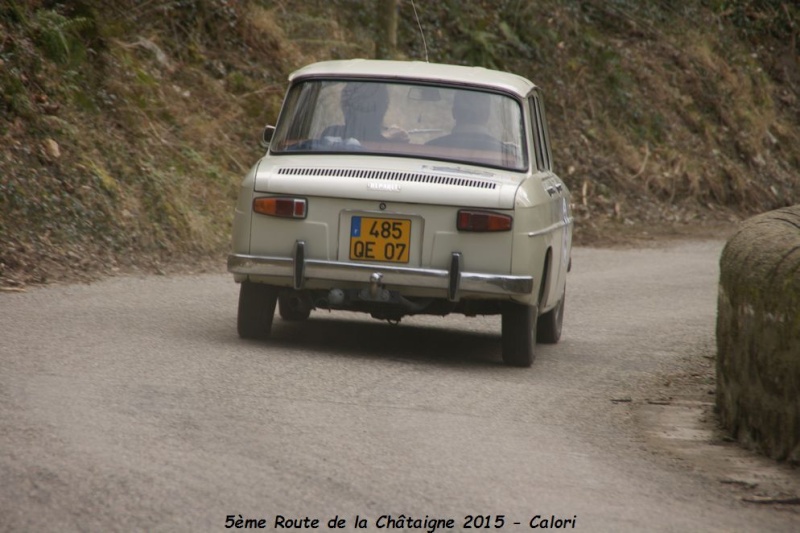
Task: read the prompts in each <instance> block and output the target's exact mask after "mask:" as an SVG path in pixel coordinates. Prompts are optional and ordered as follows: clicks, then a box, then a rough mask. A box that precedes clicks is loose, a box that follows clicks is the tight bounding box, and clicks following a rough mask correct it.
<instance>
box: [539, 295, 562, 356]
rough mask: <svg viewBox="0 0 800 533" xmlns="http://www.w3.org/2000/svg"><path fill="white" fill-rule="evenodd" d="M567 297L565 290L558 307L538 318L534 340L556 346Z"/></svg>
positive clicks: (559, 336) (559, 337)
mask: <svg viewBox="0 0 800 533" xmlns="http://www.w3.org/2000/svg"><path fill="white" fill-rule="evenodd" d="M566 297H567V288H566V287H564V293H563V294H562V295H561V300H559V301H558V305H556V306H555V307H554V308H552V309H551V310H549V311H548V312H546V313H545V314H543V315H542V316H540V317H539V320H538V323H537V324H536V340H537V341H538V342H541V343H542V344H556V343H557V342H558V341H559V340H560V339H561V326H562V324H563V323H564V305H565V302H566Z"/></svg>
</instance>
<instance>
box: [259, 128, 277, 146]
mask: <svg viewBox="0 0 800 533" xmlns="http://www.w3.org/2000/svg"><path fill="white" fill-rule="evenodd" d="M273 135H275V126H267V127H265V128H264V131H263V132H262V133H261V146H262V147H263V148H269V143H271V142H272V136H273Z"/></svg>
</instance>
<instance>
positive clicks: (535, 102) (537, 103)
mask: <svg viewBox="0 0 800 533" xmlns="http://www.w3.org/2000/svg"><path fill="white" fill-rule="evenodd" d="M529 101H530V106H531V120H532V121H533V142H534V151H535V153H536V168H538V169H539V170H551V169H552V166H551V159H550V139H549V135H548V132H547V119H546V117H545V114H544V103H543V102H542V99H541V97H540V96H539V94H537V93H534V94H533V95H532V96H531V97H530V98H529Z"/></svg>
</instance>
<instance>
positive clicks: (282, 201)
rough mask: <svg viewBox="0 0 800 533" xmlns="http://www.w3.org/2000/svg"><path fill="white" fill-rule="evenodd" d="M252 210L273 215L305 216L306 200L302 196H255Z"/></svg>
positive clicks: (286, 216) (285, 216) (287, 216)
mask: <svg viewBox="0 0 800 533" xmlns="http://www.w3.org/2000/svg"><path fill="white" fill-rule="evenodd" d="M253 211H255V212H256V213H261V214H262V215H270V216H273V217H284V218H306V201H305V199H304V198H286V197H272V198H256V199H255V200H253Z"/></svg>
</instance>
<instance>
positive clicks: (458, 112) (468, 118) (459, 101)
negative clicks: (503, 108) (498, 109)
mask: <svg viewBox="0 0 800 533" xmlns="http://www.w3.org/2000/svg"><path fill="white" fill-rule="evenodd" d="M452 113H453V118H454V119H455V121H456V122H455V125H454V126H453V129H452V130H451V131H450V134H449V135H445V136H443V137H437V138H436V139H432V140H430V141H428V142H427V143H425V144H427V145H428V146H441V147H445V148H465V149H469V150H496V149H499V148H500V146H501V145H500V141H499V140H498V139H496V138H495V137H494V136H493V135H492V134H491V133H489V128H488V127H487V123H488V122H489V116H490V114H491V101H490V97H489V95H488V94H484V93H480V92H476V91H458V92H456V94H455V97H454V98H453V109H452Z"/></svg>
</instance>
